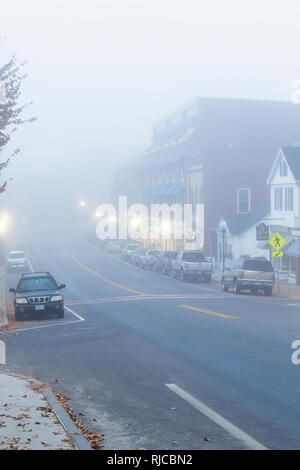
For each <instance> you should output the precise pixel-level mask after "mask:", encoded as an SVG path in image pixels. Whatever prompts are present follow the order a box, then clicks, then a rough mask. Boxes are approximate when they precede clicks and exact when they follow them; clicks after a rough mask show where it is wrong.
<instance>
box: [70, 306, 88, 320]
mask: <svg viewBox="0 0 300 470" xmlns="http://www.w3.org/2000/svg"><path fill="white" fill-rule="evenodd" d="M65 309H66V310H68V312H70V313H72V314H73V315H75V317H77V318H79V321H85V318H82V317H81V316H80V315H78V313H76V312H74V310H72V309H71V308H70V307H66V306H65Z"/></svg>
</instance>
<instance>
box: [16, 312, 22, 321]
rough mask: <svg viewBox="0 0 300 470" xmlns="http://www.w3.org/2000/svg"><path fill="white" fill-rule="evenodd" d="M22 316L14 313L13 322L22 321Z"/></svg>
mask: <svg viewBox="0 0 300 470" xmlns="http://www.w3.org/2000/svg"><path fill="white" fill-rule="evenodd" d="M22 318H23V315H21V314H20V313H19V312H15V321H22Z"/></svg>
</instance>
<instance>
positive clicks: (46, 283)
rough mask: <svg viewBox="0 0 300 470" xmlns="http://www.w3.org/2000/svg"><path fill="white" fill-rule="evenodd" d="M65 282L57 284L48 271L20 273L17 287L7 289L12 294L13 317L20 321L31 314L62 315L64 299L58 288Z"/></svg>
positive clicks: (63, 285) (62, 287) (62, 286)
mask: <svg viewBox="0 0 300 470" xmlns="http://www.w3.org/2000/svg"><path fill="white" fill-rule="evenodd" d="M65 287H66V286H65V284H61V285H59V286H58V285H57V283H56V281H55V279H54V277H53V276H51V274H50V273H26V274H22V277H21V279H20V280H19V282H18V285H17V288H16V289H14V288H11V289H9V291H10V292H13V293H14V294H15V296H14V308H15V319H16V321H21V320H22V319H23V318H24V317H25V316H29V315H31V314H39V313H42V314H43V315H47V314H55V315H56V316H57V317H58V318H63V317H64V299H63V296H62V295H61V292H60V290H61V289H64V288H65Z"/></svg>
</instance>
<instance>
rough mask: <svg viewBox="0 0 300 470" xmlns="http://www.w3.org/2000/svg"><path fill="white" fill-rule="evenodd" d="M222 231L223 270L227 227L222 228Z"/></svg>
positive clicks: (223, 269)
mask: <svg viewBox="0 0 300 470" xmlns="http://www.w3.org/2000/svg"><path fill="white" fill-rule="evenodd" d="M221 233H222V258H223V259H222V271H223V272H224V271H225V235H226V229H225V228H222V230H221Z"/></svg>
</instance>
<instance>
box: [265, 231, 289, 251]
mask: <svg viewBox="0 0 300 470" xmlns="http://www.w3.org/2000/svg"><path fill="white" fill-rule="evenodd" d="M268 243H269V244H270V245H271V246H272V247H273V248H274V250H277V251H279V250H281V248H282V247H283V245H285V244H286V239H285V238H283V236H282V235H280V233H278V232H276V233H274V235H273V236H272V237H271V238H270V240H269V242H268Z"/></svg>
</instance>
